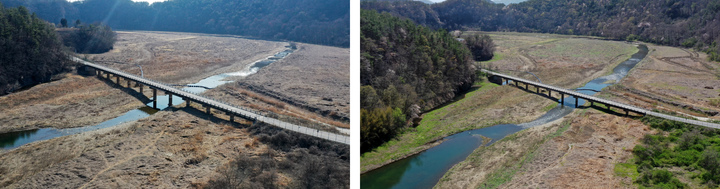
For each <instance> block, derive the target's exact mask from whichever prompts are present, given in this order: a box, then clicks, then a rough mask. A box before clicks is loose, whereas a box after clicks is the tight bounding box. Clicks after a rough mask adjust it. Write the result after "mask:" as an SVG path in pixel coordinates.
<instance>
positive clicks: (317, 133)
mask: <svg viewBox="0 0 720 189" xmlns="http://www.w3.org/2000/svg"><path fill="white" fill-rule="evenodd" d="M71 59H72V60H73V61H75V62H78V63H81V64H84V65H87V66H89V67H92V68H94V69H97V70H101V71H103V72H107V73H110V74H113V75H115V76H120V77H123V78H125V79H127V80H131V81H134V82H137V83H140V84H143V85H147V86H149V87H150V88H155V89H158V90H162V91H165V92H166V93H170V94H172V95H176V96H179V97H182V98H183V99H185V100H186V101H187V100H190V101H193V102H197V103H200V104H203V105H206V106H210V107H212V108H215V109H217V110H221V111H224V112H226V113H228V114H230V115H237V116H240V117H243V118H246V119H250V120H255V121H260V122H264V123H267V124H269V125H273V126H276V127H280V128H283V129H286V130H290V131H294V132H297V133H301V134H305V135H309V136H313V137H317V138H321V139H326V140H330V141H335V142H338V143H342V144H346V145H350V137H349V136H345V135H341V134H336V133H331V132H327V131H322V130H318V129H314V128H309V127H304V126H300V125H295V124H291V123H287V122H283V121H280V120H278V119H274V118H270V117H266V116H264V115H261V114H258V113H255V112H253V111H250V110H246V109H244V108H240V107H235V106H233V105H229V104H226V103H222V102H219V101H216V100H213V99H210V98H207V97H203V96H200V95H198V94H194V93H191V92H188V91H184V90H181V89H177V88H174V87H171V86H170V85H168V84H164V83H162V82H158V81H154V80H150V79H147V78H142V77H138V76H135V75H133V74H129V73H125V72H122V71H119V70H114V69H112V68H108V67H105V66H101V65H97V64H94V63H91V62H88V61H85V60H82V59H80V58H77V57H74V56H71ZM118 84H119V83H118Z"/></svg>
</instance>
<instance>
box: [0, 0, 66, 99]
mask: <svg viewBox="0 0 720 189" xmlns="http://www.w3.org/2000/svg"><path fill="white" fill-rule="evenodd" d="M0 5H2V3H0ZM0 49H1V50H0V95H4V94H7V93H10V92H13V91H15V90H18V89H20V88H22V87H25V86H29V85H34V84H37V83H40V82H46V81H49V80H50V79H51V77H52V75H53V74H55V73H58V72H60V71H63V70H64V69H65V68H66V65H68V64H69V60H68V59H67V57H66V56H65V54H64V53H63V50H62V43H61V41H60V39H59V38H58V36H57V33H56V32H55V28H54V27H53V26H52V25H51V24H49V23H48V22H46V21H44V20H42V19H40V18H38V17H37V16H36V15H35V14H31V13H30V12H29V11H28V10H27V9H25V8H24V7H19V8H4V7H2V6H0Z"/></svg>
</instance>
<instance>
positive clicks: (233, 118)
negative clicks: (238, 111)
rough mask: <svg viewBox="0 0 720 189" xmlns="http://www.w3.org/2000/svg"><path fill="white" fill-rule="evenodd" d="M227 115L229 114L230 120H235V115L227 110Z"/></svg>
mask: <svg viewBox="0 0 720 189" xmlns="http://www.w3.org/2000/svg"><path fill="white" fill-rule="evenodd" d="M228 115H230V122H235V115H234V114H231V113H229V112H228Z"/></svg>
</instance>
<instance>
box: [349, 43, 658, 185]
mask: <svg viewBox="0 0 720 189" xmlns="http://www.w3.org/2000/svg"><path fill="white" fill-rule="evenodd" d="M637 48H638V49H639V51H638V52H637V53H635V54H633V55H632V56H631V58H629V59H628V60H625V61H624V62H622V63H620V64H619V65H617V66H616V67H615V68H614V69H613V73H612V74H610V75H607V76H603V77H599V78H596V79H594V80H592V81H590V82H588V83H587V84H585V86H582V87H579V89H590V90H579V91H578V92H580V93H583V94H587V95H594V94H595V93H596V92H595V91H600V90H602V89H603V88H605V87H607V86H610V85H613V84H615V83H617V82H618V81H620V80H621V79H622V78H624V77H625V76H627V74H628V72H629V71H630V69H632V68H633V67H635V65H637V64H638V63H639V62H640V61H641V60H642V59H643V58H645V56H647V53H648V48H647V46H645V45H638V47H637ZM564 101H565V106H557V107H555V108H553V109H551V110H550V111H548V112H546V113H545V114H543V115H542V116H540V117H539V118H537V119H535V120H533V121H530V122H527V123H521V124H502V125H494V126H490V127H486V128H482V129H474V130H468V131H465V132H461V133H458V134H454V135H451V136H448V137H445V138H444V140H443V143H441V144H440V145H437V146H435V147H432V148H430V149H428V150H426V151H424V152H421V153H418V154H416V155H413V156H410V157H408V158H405V159H402V160H398V161H396V162H393V163H390V164H388V165H385V166H383V167H380V168H378V169H375V170H372V171H370V172H367V173H365V174H363V175H361V177H360V186H361V188H432V187H433V186H435V184H437V182H438V181H439V180H440V178H442V176H443V175H444V174H445V172H447V171H448V170H450V168H452V166H454V165H455V164H457V163H459V162H461V161H463V160H465V158H467V156H468V155H470V153H472V151H473V150H475V149H477V148H478V147H480V145H482V143H483V141H482V138H481V137H480V136H481V135H482V136H485V137H488V138H491V139H492V141H491V142H490V143H488V144H487V145H491V144H493V143H494V142H495V141H498V140H500V139H502V138H504V137H505V136H507V135H510V134H513V133H515V132H518V131H521V130H523V129H526V128H531V127H535V126H539V125H542V124H545V123H549V122H552V121H555V120H557V119H560V118H562V117H564V116H566V115H568V114H570V113H571V112H572V111H573V110H574V108H573V107H575V99H574V97H567V98H565V100H564ZM578 104H585V100H582V99H578Z"/></svg>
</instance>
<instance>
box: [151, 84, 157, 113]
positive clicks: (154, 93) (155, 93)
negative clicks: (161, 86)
mask: <svg viewBox="0 0 720 189" xmlns="http://www.w3.org/2000/svg"><path fill="white" fill-rule="evenodd" d="M152 90H153V108H154V109H157V89H155V88H152Z"/></svg>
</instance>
